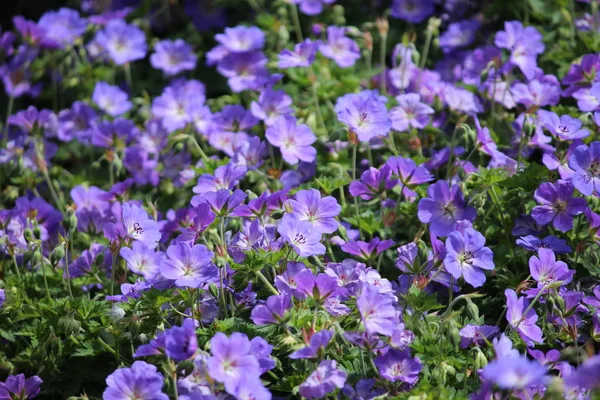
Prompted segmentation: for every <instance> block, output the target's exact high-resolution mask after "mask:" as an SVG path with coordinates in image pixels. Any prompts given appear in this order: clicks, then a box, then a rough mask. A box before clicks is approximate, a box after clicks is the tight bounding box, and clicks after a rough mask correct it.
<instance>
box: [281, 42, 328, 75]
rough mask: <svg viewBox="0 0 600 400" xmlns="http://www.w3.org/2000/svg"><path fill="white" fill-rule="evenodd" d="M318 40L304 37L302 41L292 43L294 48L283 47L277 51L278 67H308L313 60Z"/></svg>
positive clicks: (318, 43)
mask: <svg viewBox="0 0 600 400" xmlns="http://www.w3.org/2000/svg"><path fill="white" fill-rule="evenodd" d="M320 44H321V42H320V41H312V40H310V39H305V40H304V42H302V43H298V44H296V45H294V50H293V51H292V50H289V49H283V50H282V51H281V53H279V62H278V64H277V65H278V67H279V68H296V67H308V66H310V65H311V64H312V63H313V62H314V61H315V56H316V54H317V49H318V48H319V45H320Z"/></svg>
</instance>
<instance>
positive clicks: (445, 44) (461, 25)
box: [440, 19, 481, 53]
mask: <svg viewBox="0 0 600 400" xmlns="http://www.w3.org/2000/svg"><path fill="white" fill-rule="evenodd" d="M480 26H481V23H480V22H479V21H477V20H475V19H467V20H464V21H459V22H454V23H451V24H450V25H448V30H446V32H444V33H442V34H441V35H440V47H441V49H442V51H443V52H444V53H450V52H451V51H453V50H456V49H459V48H461V47H467V46H469V45H470V44H471V43H473V41H474V40H475V34H476V33H477V31H478V30H479V28H480Z"/></svg>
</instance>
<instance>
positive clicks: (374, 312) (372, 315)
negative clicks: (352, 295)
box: [356, 284, 398, 336]
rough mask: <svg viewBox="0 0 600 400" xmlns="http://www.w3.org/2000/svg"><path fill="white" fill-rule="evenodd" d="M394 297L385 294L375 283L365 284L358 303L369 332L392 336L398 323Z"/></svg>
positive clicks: (357, 300)
mask: <svg viewBox="0 0 600 400" xmlns="http://www.w3.org/2000/svg"><path fill="white" fill-rule="evenodd" d="M392 302H393V300H392V297H390V296H387V295H383V294H381V293H380V291H379V289H378V288H377V287H375V286H373V285H369V284H365V285H363V287H362V291H361V294H360V295H359V296H358V298H357V299H356V305H357V308H358V311H359V312H360V316H361V319H362V322H363V324H364V325H365V329H366V331H367V332H368V333H379V334H381V335H384V336H391V335H392V334H393V333H394V328H395V326H396V325H397V324H398V317H397V313H396V309H395V308H394V306H393V304H392Z"/></svg>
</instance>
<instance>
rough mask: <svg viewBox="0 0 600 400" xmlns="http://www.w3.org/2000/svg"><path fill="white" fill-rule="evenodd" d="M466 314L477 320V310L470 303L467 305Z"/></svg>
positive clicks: (473, 304)
mask: <svg viewBox="0 0 600 400" xmlns="http://www.w3.org/2000/svg"><path fill="white" fill-rule="evenodd" d="M467 314H468V315H469V316H470V317H471V318H473V319H479V308H478V307H477V306H476V305H475V303H473V302H472V301H469V302H468V303H467Z"/></svg>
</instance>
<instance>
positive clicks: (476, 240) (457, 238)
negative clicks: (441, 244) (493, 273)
mask: <svg viewBox="0 0 600 400" xmlns="http://www.w3.org/2000/svg"><path fill="white" fill-rule="evenodd" d="M484 245H485V237H484V236H483V235H482V234H481V233H479V232H477V231H476V230H475V229H473V228H467V229H465V230H464V232H460V231H455V232H452V233H451V234H450V235H449V236H448V238H447V239H446V251H447V253H446V257H445V258H444V267H445V268H446V271H448V272H449V273H450V274H451V275H452V276H453V277H454V278H455V279H458V278H460V277H461V276H462V277H463V278H464V279H465V282H467V283H469V284H470V285H471V286H473V287H480V286H482V285H483V284H484V283H485V272H484V271H483V270H492V269H494V260H493V256H494V254H493V253H492V250H490V248H489V247H485V246H484Z"/></svg>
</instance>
